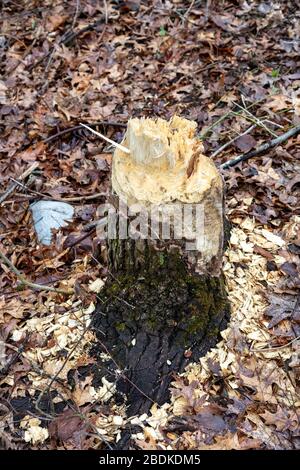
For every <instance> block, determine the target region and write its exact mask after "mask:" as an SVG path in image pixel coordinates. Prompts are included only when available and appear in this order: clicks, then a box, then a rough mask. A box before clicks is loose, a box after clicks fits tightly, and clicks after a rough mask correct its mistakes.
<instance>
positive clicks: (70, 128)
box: [43, 121, 127, 144]
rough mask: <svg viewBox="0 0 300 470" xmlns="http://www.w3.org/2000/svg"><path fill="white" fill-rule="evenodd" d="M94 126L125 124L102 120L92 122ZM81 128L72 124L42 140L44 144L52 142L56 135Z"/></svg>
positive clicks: (123, 125)
mask: <svg viewBox="0 0 300 470" xmlns="http://www.w3.org/2000/svg"><path fill="white" fill-rule="evenodd" d="M93 125H95V126H112V127H123V128H126V127H127V125H126V124H124V123H122V122H113V121H102V122H99V123H97V122H95V123H93ZM80 129H82V126H73V127H69V128H68V129H63V130H62V131H60V132H57V134H54V135H51V136H50V137H47V139H44V140H43V142H44V144H48V143H49V142H52V140H55V139H58V137H61V136H62V135H65V134H69V133H70V132H75V131H79V130H80Z"/></svg>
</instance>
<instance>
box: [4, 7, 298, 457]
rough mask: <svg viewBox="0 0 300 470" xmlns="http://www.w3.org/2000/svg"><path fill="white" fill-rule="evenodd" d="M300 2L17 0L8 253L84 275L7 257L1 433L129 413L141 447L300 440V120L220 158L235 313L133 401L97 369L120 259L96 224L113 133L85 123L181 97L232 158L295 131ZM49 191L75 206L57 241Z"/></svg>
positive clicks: (210, 147) (72, 427) (114, 435)
mask: <svg viewBox="0 0 300 470" xmlns="http://www.w3.org/2000/svg"><path fill="white" fill-rule="evenodd" d="M297 3H298V2H297V1H292V0H287V1H285V2H281V1H265V2H261V1H253V0H248V1H247V2H246V1H229V0H224V1H221V2H216V1H214V0H211V1H204V0H202V1H175V0H174V1H164V2H162V1H158V0H153V1H151V2H146V1H137V0H133V1H126V2H125V1H109V0H107V1H100V0H99V1H98V0H85V1H81V0H70V1H67V2H66V1H63V0H45V1H38V0H23V1H18V2H14V1H4V2H2V11H1V14H0V22H1V29H0V31H1V32H0V128H1V133H0V175H1V176H0V193H2V195H3V194H4V197H3V198H2V202H1V209H0V253H2V254H3V255H5V256H6V258H8V260H9V261H10V263H11V264H12V265H13V266H14V267H15V268H17V269H18V270H19V272H21V273H22V276H23V277H25V278H26V279H27V280H30V281H31V282H33V283H36V284H39V285H42V286H44V288H46V287H47V286H51V287H55V288H56V289H60V290H71V291H72V292H73V293H72V294H71V295H66V294H63V293H59V292H57V291H47V290H37V289H35V288H32V287H30V286H29V285H28V284H26V283H25V284H24V282H22V279H21V278H20V275H19V274H18V275H16V272H15V270H14V268H12V266H11V265H9V263H7V260H6V261H5V259H6V258H4V257H3V256H2V258H1V260H0V262H1V266H0V328H1V329H0V360H1V369H0V390H1V397H0V398H1V401H0V407H1V427H0V440H1V446H2V447H4V448H5V447H6V448H17V449H23V448H25V449H29V448H30V449H55V448H58V449H91V448H99V449H102V448H114V446H115V444H116V442H117V441H118V439H119V437H120V433H121V431H122V430H123V429H125V428H126V429H129V430H130V429H132V434H133V439H134V441H135V446H136V448H143V449H295V448H299V447H300V440H299V427H298V422H299V405H300V399H299V394H297V374H298V379H299V367H300V362H299V335H300V302H299V294H298V292H299V285H300V281H299V253H300V236H299V222H300V215H299V182H300V176H299V175H300V173H299V169H300V168H299V167H300V165H299V157H300V135H298V136H294V137H291V138H290V139H288V140H286V141H285V142H283V143H282V144H281V145H278V146H277V147H275V148H274V149H272V150H270V151H268V152H266V153H265V154H264V155H262V156H259V157H256V158H253V159H250V160H248V161H245V162H243V163H241V164H239V165H237V166H234V167H233V168H230V169H227V170H224V169H223V170H222V174H223V176H224V179H225V183H226V188H227V189H226V191H227V192H226V204H227V209H226V211H227V216H228V217H229V219H230V221H231V223H232V226H233V229H232V232H231V239H230V243H229V247H228V249H227V251H226V253H225V259H224V272H225V275H226V282H227V289H228V293H229V297H230V300H231V305H232V313H231V321H230V323H229V324H228V327H227V329H226V330H225V331H223V332H222V338H220V342H219V343H218V345H217V346H216V347H215V348H214V349H213V350H211V351H210V352H209V353H208V354H207V355H206V356H205V357H204V358H202V359H201V360H200V361H199V363H197V364H191V365H190V366H189V367H188V368H187V370H186V371H185V372H184V374H181V376H176V375H174V382H173V384H172V390H171V398H170V401H169V402H168V403H166V404H165V405H163V406H162V407H159V406H157V405H156V404H153V406H152V408H151V412H150V413H149V415H144V416H136V417H130V418H128V417H127V416H126V404H124V403H123V402H122V401H121V400H119V397H117V395H116V393H115V391H116V386H115V385H116V381H117V380H118V377H111V378H105V377H104V376H103V375H101V374H100V375H99V370H98V367H99V366H98V365H97V361H96V359H95V357H93V355H92V354H91V348H92V347H93V345H94V344H95V343H96V338H95V334H94V332H93V331H92V329H91V327H90V322H91V318H92V314H93V311H94V309H95V305H96V302H97V297H98V295H99V292H101V287H102V285H103V282H104V280H105V277H106V275H107V270H106V261H105V248H104V246H103V243H101V241H99V240H98V239H97V235H96V231H95V230H94V229H93V228H91V229H88V227H87V226H88V224H89V223H90V222H91V221H92V220H95V219H96V218H97V215H96V211H97V207H98V206H99V204H101V203H103V202H105V198H106V195H107V192H108V189H109V178H110V166H111V158H112V156H111V148H110V147H109V146H108V145H106V144H105V143H104V142H103V141H102V140H99V139H98V138H97V137H95V136H94V135H92V134H90V133H89V132H88V131H86V130H84V129H82V128H80V125H79V123H81V122H83V123H85V124H88V125H92V126H94V128H95V129H98V130H99V131H100V132H102V133H104V134H105V135H107V136H108V137H110V138H112V139H114V140H115V141H117V142H120V141H121V140H122V137H123V134H124V127H126V123H127V121H128V119H129V118H130V117H141V116H151V117H153V116H159V117H162V118H166V119H168V118H170V117H171V116H172V115H174V114H178V115H180V116H183V117H186V118H188V119H192V120H195V121H196V122H197V124H198V130H199V135H200V137H201V138H202V139H203V142H204V146H205V150H206V154H207V155H208V156H211V157H212V158H213V159H214V161H215V163H216V165H217V166H219V165H220V164H222V163H224V162H226V161H227V160H230V159H231V158H233V157H235V156H237V155H239V154H241V153H245V152H248V151H250V150H252V149H255V148H257V147H258V146H259V145H260V144H261V143H264V142H268V141H269V140H270V139H273V138H274V137H276V136H278V135H281V134H283V133H284V132H286V131H287V130H289V129H290V128H292V127H293V126H296V125H299V123H300V88H299V85H300V59H299V57H300V56H299V53H300V12H299V9H297ZM225 144H227V145H225ZM34 163H36V165H35V169H34V171H32V172H31V174H30V175H29V176H28V177H27V178H23V180H20V181H19V183H18V184H15V186H14V188H13V190H12V191H11V192H10V193H9V194H8V192H7V190H8V188H11V186H12V184H13V183H14V180H16V179H18V178H20V175H22V173H24V172H25V171H26V170H27V169H28V168H29V167H30V166H31V165H33V164H34ZM43 199H46V200H56V201H65V202H68V203H69V204H71V205H72V206H73V208H74V211H75V213H74V217H73V221H72V222H71V223H70V224H68V225H67V226H66V227H64V228H63V229H61V230H59V231H57V233H56V234H55V235H54V237H53V242H52V244H51V245H50V246H45V245H42V244H41V243H39V242H38V240H37V237H36V232H35V228H34V223H33V220H32V215H31V211H30V208H29V207H30V204H32V203H33V202H35V201H38V200H43ZM103 342H104V343H105V336H104V339H103ZM107 353H108V355H109V354H110V352H109V351H108V352H107ZM103 359H105V358H103ZM119 374H120V375H122V374H123V371H120V372H119ZM298 386H299V382H298ZM298 392H299V389H298Z"/></svg>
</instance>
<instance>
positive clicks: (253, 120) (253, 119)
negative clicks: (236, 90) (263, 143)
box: [233, 101, 277, 137]
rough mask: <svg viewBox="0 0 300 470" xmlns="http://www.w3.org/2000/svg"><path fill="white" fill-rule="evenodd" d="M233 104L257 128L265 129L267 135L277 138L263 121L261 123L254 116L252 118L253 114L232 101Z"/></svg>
mask: <svg viewBox="0 0 300 470" xmlns="http://www.w3.org/2000/svg"><path fill="white" fill-rule="evenodd" d="M233 104H234V105H235V106H237V107H238V108H239V109H240V110H241V111H244V112H245V113H246V114H247V115H248V116H249V117H250V118H251V121H252V122H254V123H255V124H257V125H258V126H260V127H263V128H264V129H265V131H267V132H268V133H269V134H271V135H272V136H273V137H277V134H275V132H273V131H272V130H271V129H269V128H268V127H267V126H266V125H265V124H264V123H263V121H261V120H260V119H259V118H257V117H256V116H254V114H252V113H250V111H249V110H248V109H247V108H245V107H244V106H241V105H239V104H238V103H235V102H234V101H233Z"/></svg>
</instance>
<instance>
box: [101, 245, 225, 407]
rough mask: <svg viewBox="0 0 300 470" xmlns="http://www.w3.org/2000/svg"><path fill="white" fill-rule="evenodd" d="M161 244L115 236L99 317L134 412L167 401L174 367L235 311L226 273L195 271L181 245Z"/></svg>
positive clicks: (193, 355)
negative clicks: (231, 307)
mask: <svg viewBox="0 0 300 470" xmlns="http://www.w3.org/2000/svg"><path fill="white" fill-rule="evenodd" d="M157 248H158V245H157V244H156V245H154V244H153V242H149V241H145V240H144V241H141V240H139V241H137V242H135V241H134V240H112V241H110V243H109V266H110V270H111V271H110V272H111V275H110V277H109V279H108V281H107V283H106V285H105V287H104V289H103V291H102V293H101V302H99V304H98V307H97V311H96V314H95V317H94V326H95V328H96V331H98V333H97V334H98V335H99V339H100V341H101V343H102V351H103V352H107V351H109V353H110V354H111V356H112V360H109V361H108V362H106V363H105V367H106V370H109V371H110V372H111V373H112V375H113V376H116V373H115V371H116V369H117V368H119V369H120V370H122V371H124V374H123V376H120V375H119V379H118V380H117V387H118V390H119V392H121V393H123V394H125V396H126V398H127V404H128V414H129V415H136V414H137V415H140V414H142V413H145V412H148V411H149V408H150V407H151V405H152V403H153V402H157V403H158V404H160V405H161V404H163V403H164V402H165V401H166V400H167V399H168V398H169V392H168V389H169V385H170V382H171V380H172V377H173V375H174V374H175V373H177V372H181V371H182V370H183V369H184V367H185V366H186V365H187V364H188V363H189V362H191V361H195V360H197V359H199V357H201V356H203V355H204V354H205V353H206V352H207V351H208V350H209V349H210V348H211V347H212V346H214V345H215V344H216V342H217V340H218V338H219V332H220V330H221V329H223V328H224V326H225V325H226V321H227V319H228V315H229V304H228V301H227V298H226V292H225V287H224V278H223V275H220V276H219V277H209V276H207V275H205V276H204V275H199V274H195V273H194V272H193V271H192V270H191V268H190V266H188V265H187V263H186V261H185V258H184V255H183V253H182V252H181V251H180V250H179V249H178V247H176V249H175V250H174V251H172V250H171V249H170V247H164V248H163V247H161V246H160V248H159V249H157ZM101 332H102V333H101ZM103 333H104V335H103ZM100 349H101V348H100ZM116 364H117V365H116ZM110 380H111V379H110Z"/></svg>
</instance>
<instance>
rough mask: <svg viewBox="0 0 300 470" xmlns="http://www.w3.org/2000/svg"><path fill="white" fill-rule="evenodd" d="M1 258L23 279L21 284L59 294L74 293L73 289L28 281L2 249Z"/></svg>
mask: <svg viewBox="0 0 300 470" xmlns="http://www.w3.org/2000/svg"><path fill="white" fill-rule="evenodd" d="M0 258H1V259H2V261H4V263H5V264H6V266H8V267H9V268H10V269H11V271H13V272H14V273H15V275H16V276H17V278H18V279H19V280H20V281H21V284H24V285H25V286H28V287H31V288H32V289H36V290H43V291H46V292H57V293H58V294H65V295H71V294H73V293H74V292H73V291H65V290H62V289H56V287H51V286H42V285H40V284H35V283H34V282H31V281H28V280H27V279H26V278H25V277H24V276H23V274H22V273H21V272H20V271H19V270H18V268H16V267H15V265H14V264H13V263H12V262H11V261H10V260H9V259H8V258H7V256H5V254H4V253H1V251H0Z"/></svg>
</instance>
